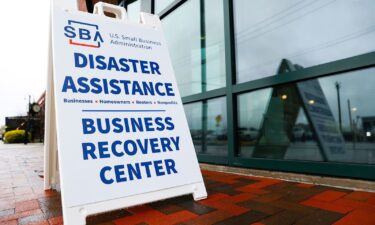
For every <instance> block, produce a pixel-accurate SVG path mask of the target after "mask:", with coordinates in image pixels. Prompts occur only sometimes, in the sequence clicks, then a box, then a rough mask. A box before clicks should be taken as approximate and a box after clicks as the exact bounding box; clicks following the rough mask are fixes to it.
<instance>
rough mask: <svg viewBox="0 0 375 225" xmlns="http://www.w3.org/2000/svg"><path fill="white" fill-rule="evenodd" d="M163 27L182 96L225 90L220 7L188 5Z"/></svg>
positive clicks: (196, 1)
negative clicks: (223, 88) (218, 89)
mask: <svg viewBox="0 0 375 225" xmlns="http://www.w3.org/2000/svg"><path fill="white" fill-rule="evenodd" d="M205 9H208V10H205ZM162 24H163V29H164V33H165V37H166V40H167V43H168V47H169V53H170V56H171V60H172V64H173V68H174V71H175V74H176V78H177V83H178V86H179V90H180V94H181V96H187V95H191V94H197V93H201V92H205V91H209V90H213V89H217V88H221V87H224V86H225V62H224V60H225V54H224V17H223V3H222V2H221V1H220V2H216V1H208V0H206V1H199V0H190V1H187V2H185V3H184V4H183V5H181V6H180V7H178V8H177V9H176V10H174V11H173V12H172V13H171V14H169V15H167V16H166V17H165V18H164V19H163V20H162Z"/></svg>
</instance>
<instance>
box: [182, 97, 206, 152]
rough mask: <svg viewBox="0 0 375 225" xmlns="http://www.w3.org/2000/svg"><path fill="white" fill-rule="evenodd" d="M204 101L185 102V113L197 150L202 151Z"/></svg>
mask: <svg viewBox="0 0 375 225" xmlns="http://www.w3.org/2000/svg"><path fill="white" fill-rule="evenodd" d="M202 108H203V107H202V102H196V103H191V104H185V105H184V109H185V114H186V118H187V122H188V124H189V129H190V134H191V137H192V139H193V143H194V147H195V151H196V152H202Z"/></svg>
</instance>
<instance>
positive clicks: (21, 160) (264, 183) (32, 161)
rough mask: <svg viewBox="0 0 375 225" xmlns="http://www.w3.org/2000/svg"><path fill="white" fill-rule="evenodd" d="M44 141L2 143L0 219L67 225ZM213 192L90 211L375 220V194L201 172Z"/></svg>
mask: <svg viewBox="0 0 375 225" xmlns="http://www.w3.org/2000/svg"><path fill="white" fill-rule="evenodd" d="M42 170H43V146H42V145H41V144H29V145H27V146H24V145H21V144H15V145H4V144H2V142H0V224H2V225H17V224H20V225H24V224H34V225H35V224H39V225H48V224H49V225H53V224H54V225H56V224H63V221H62V211H61V199H60V194H59V193H58V192H55V191H43V176H42V174H43V173H42ZM202 172H203V174H204V179H205V183H206V187H207V190H208V193H209V197H208V198H207V199H205V200H202V201H199V202H194V201H193V200H192V197H191V196H183V197H178V198H174V199H170V200H166V201H161V202H156V203H152V204H147V205H142V206H138V207H133V208H128V209H121V210H118V211H115V212H110V213H105V214H101V215H96V216H91V217H89V218H88V219H87V224H101V225H114V224H116V225H122V224H138V225H147V224H149V225H168V224H180V225H183V224H185V225H188V224H191V225H206V224H207V225H208V224H222V225H224V224H227V225H236V224H238V225H242V224H247V225H249V224H254V225H262V224H264V225H271V224H274V225H284V224H285V225H288V224H301V225H303V224H307V225H309V224H311V225H317V224H318V225H324V224H335V225H375V193H369V192H362V191H352V190H346V189H338V188H332V187H325V186H319V185H311V184H303V183H294V182H285V181H281V180H275V179H268V178H259V177H251V176H242V175H236V174H228V173H221V172H213V171H202Z"/></svg>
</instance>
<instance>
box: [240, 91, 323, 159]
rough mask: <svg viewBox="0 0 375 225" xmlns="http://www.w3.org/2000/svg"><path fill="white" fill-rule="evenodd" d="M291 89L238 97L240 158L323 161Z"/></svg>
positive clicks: (256, 92) (296, 97) (302, 111)
mask: <svg viewBox="0 0 375 225" xmlns="http://www.w3.org/2000/svg"><path fill="white" fill-rule="evenodd" d="M294 86H295V85H284V86H278V87H275V88H267V89H263V90H260V91H255V92H251V93H246V94H242V95H239V96H238V102H239V104H238V130H237V134H238V135H237V136H238V140H239V156H240V157H245V158H251V157H254V158H271V159H289V160H291V159H295V160H312V161H322V160H323V157H322V155H321V153H320V149H319V147H318V143H317V141H316V139H315V137H314V136H313V135H312V131H311V125H310V123H309V121H308V120H307V118H306V114H305V112H304V109H303V108H302V107H301V104H300V102H299V97H298V94H297V93H296V92H297V91H296V90H295V87H294Z"/></svg>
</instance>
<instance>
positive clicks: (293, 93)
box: [237, 68, 375, 164]
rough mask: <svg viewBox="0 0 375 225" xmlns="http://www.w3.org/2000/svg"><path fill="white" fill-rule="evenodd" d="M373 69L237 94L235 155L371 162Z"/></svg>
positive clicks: (374, 157) (374, 146)
mask: <svg viewBox="0 0 375 225" xmlns="http://www.w3.org/2000/svg"><path fill="white" fill-rule="evenodd" d="M374 73H375V68H371V69H365V70H359V71H354V72H348V73H344V74H340V75H335V76H329V77H323V78H319V79H310V80H306V81H301V82H298V83H292V84H286V85H280V86H276V87H273V88H267V89H263V90H259V91H254V92H250V93H246V94H241V95H239V96H238V129H237V140H238V144H239V156H240V157H245V158H251V157H253V158H273V159H287V160H309V161H329V162H350V163H362V164H375V105H374V104H372V98H371V97H370V95H371V93H372V92H373V87H374V85H375V76H374ZM339 103H340V104H339Z"/></svg>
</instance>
